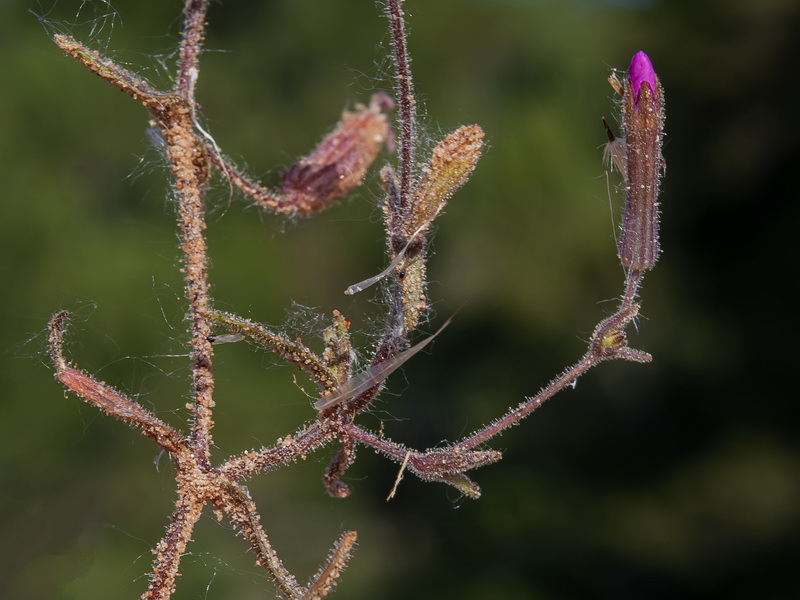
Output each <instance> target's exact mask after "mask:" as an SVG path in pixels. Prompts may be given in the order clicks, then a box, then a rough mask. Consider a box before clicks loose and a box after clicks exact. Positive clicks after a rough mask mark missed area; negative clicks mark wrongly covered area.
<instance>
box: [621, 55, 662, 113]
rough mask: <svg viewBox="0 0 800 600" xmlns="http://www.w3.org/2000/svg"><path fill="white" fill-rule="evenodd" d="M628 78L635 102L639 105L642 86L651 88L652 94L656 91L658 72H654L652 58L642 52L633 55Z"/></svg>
mask: <svg viewBox="0 0 800 600" xmlns="http://www.w3.org/2000/svg"><path fill="white" fill-rule="evenodd" d="M628 77H630V80H631V91H632V92H633V101H634V103H636V104H637V105H638V104H639V93H640V92H641V89H642V84H644V83H646V84H647V85H649V86H650V92H655V91H656V72H655V71H654V70H653V63H651V62H650V58H649V57H648V56H647V54H645V53H644V52H642V51H641V50H640V51H639V52H637V53H636V54H634V55H633V58H632V59H631V68H630V69H629V70H628Z"/></svg>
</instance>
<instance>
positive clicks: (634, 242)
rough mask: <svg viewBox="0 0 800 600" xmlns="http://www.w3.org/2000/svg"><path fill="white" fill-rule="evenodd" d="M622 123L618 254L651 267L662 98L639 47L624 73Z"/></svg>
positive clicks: (628, 262)
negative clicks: (623, 157) (623, 152)
mask: <svg viewBox="0 0 800 600" xmlns="http://www.w3.org/2000/svg"><path fill="white" fill-rule="evenodd" d="M622 124H623V128H624V130H625V147H626V161H625V163H626V164H625V171H626V174H625V175H626V195H625V214H624V216H623V221H622V233H621V235H620V240H619V257H620V260H621V261H622V264H623V265H624V266H625V267H627V268H630V269H633V270H638V271H643V270H647V269H651V268H652V267H653V265H655V263H656V260H657V259H658V253H659V244H658V225H659V223H658V191H659V179H660V177H661V169H662V164H663V158H662V156H661V142H662V138H663V135H664V134H663V126H664V101H663V93H662V90H661V85H660V84H659V82H658V79H657V77H656V73H655V71H654V70H653V65H652V64H651V62H650V59H649V58H648V57H647V55H646V54H645V53H644V52H637V53H636V54H635V55H634V57H633V60H632V61H631V67H630V70H629V71H628V77H627V78H625V84H624V94H623V98H622Z"/></svg>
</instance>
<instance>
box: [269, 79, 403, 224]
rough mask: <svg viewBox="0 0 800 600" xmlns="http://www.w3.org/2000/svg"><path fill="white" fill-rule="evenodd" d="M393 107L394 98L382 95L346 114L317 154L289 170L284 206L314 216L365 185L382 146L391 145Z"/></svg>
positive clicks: (285, 180) (281, 202) (383, 93)
mask: <svg viewBox="0 0 800 600" xmlns="http://www.w3.org/2000/svg"><path fill="white" fill-rule="evenodd" d="M392 108H394V103H393V102H392V100H391V98H390V97H389V96H388V95H387V94H386V93H385V92H379V93H377V94H375V95H373V96H372V100H371V102H370V105H369V106H368V107H367V106H359V107H357V108H356V110H355V112H345V113H344V114H343V115H342V119H341V121H339V123H338V124H337V125H336V128H335V129H334V130H333V131H331V132H330V133H329V134H328V135H326V136H325V137H324V138H323V140H322V141H321V142H320V143H319V145H318V146H317V147H316V148H315V149H314V151H313V152H312V153H311V154H310V155H309V156H306V157H304V158H302V159H300V160H299V161H298V162H297V163H295V164H293V165H292V166H291V167H289V169H288V170H287V171H286V173H285V174H284V176H283V185H282V186H281V188H280V194H281V196H282V198H281V201H280V204H281V205H282V206H283V207H287V206H291V207H293V208H294V212H296V213H301V214H311V213H314V212H317V211H319V210H322V209H323V208H325V207H326V206H328V205H329V204H330V203H331V202H333V201H334V200H338V199H339V198H341V197H343V196H345V195H346V194H347V193H348V192H349V191H350V190H352V189H353V188H355V187H357V186H359V185H361V183H362V181H363V179H364V175H365V173H366V171H367V169H368V168H369V166H370V165H371V164H372V162H373V161H374V160H375V157H376V156H377V155H378V152H380V149H381V146H383V145H384V144H388V143H390V142H391V128H390V125H389V120H388V118H387V116H386V112H385V111H387V110H391V109H392Z"/></svg>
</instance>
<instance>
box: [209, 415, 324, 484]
mask: <svg viewBox="0 0 800 600" xmlns="http://www.w3.org/2000/svg"><path fill="white" fill-rule="evenodd" d="M335 437H336V428H335V426H334V425H333V424H332V423H330V422H321V421H318V422H316V423H313V424H311V425H309V426H308V428H307V429H300V430H299V431H297V432H295V434H294V436H292V435H287V436H286V437H285V438H284V439H282V440H280V441H279V442H278V445H277V446H272V447H270V448H262V449H261V450H258V451H256V450H251V451H250V452H245V453H244V454H241V455H240V456H237V457H234V458H231V459H229V460H227V461H226V462H225V463H223V464H222V465H221V466H220V467H219V473H220V475H222V476H223V477H225V478H226V479H228V480H230V481H241V480H243V479H246V478H248V477H251V476H252V475H255V474H256V473H260V472H262V471H267V470H269V469H274V468H275V467H279V466H281V465H285V464H288V463H292V462H296V461H297V460H298V459H300V458H305V457H306V456H308V455H309V454H311V453H312V452H314V451H315V450H318V449H320V448H322V447H323V446H324V445H325V444H327V443H328V442H330V441H331V440H332V439H333V438H335Z"/></svg>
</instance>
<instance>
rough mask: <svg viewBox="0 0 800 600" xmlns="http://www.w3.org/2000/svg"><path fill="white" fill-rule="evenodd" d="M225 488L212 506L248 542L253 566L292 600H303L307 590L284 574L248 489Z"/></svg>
mask: <svg viewBox="0 0 800 600" xmlns="http://www.w3.org/2000/svg"><path fill="white" fill-rule="evenodd" d="M225 487H226V490H225V491H226V493H225V495H224V496H222V497H220V498H218V499H216V500H214V501H213V502H214V504H215V506H216V507H217V508H219V509H222V510H224V511H225V513H226V514H227V515H228V517H229V518H230V520H231V522H232V523H233V524H234V526H235V527H236V528H237V529H238V530H239V531H240V532H241V534H242V536H243V537H244V538H245V539H246V540H247V541H248V543H249V544H250V546H251V547H252V548H253V551H254V552H255V554H256V564H258V565H259V566H262V567H264V569H266V571H267V572H268V573H269V574H270V576H271V577H272V580H273V582H274V583H275V585H276V586H277V587H278V589H279V590H280V591H281V592H282V593H283V594H285V595H286V596H287V597H289V598H291V599H293V600H294V599H297V600H299V599H300V598H303V597H304V596H305V594H306V589H305V588H304V587H303V586H301V585H300V584H299V583H297V580H296V579H295V577H294V575H292V574H291V573H289V571H287V570H286V567H284V566H283V562H282V561H281V559H280V558H278V555H277V553H276V552H275V549H274V548H273V547H272V544H270V542H269V538H268V537H267V534H266V532H265V531H264V528H263V527H262V526H261V517H260V516H259V514H258V511H257V509H256V505H255V504H254V503H253V501H252V500H251V498H250V494H249V493H248V491H247V488H245V487H243V486H240V485H236V484H235V483H231V484H230V485H227V486H225Z"/></svg>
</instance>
